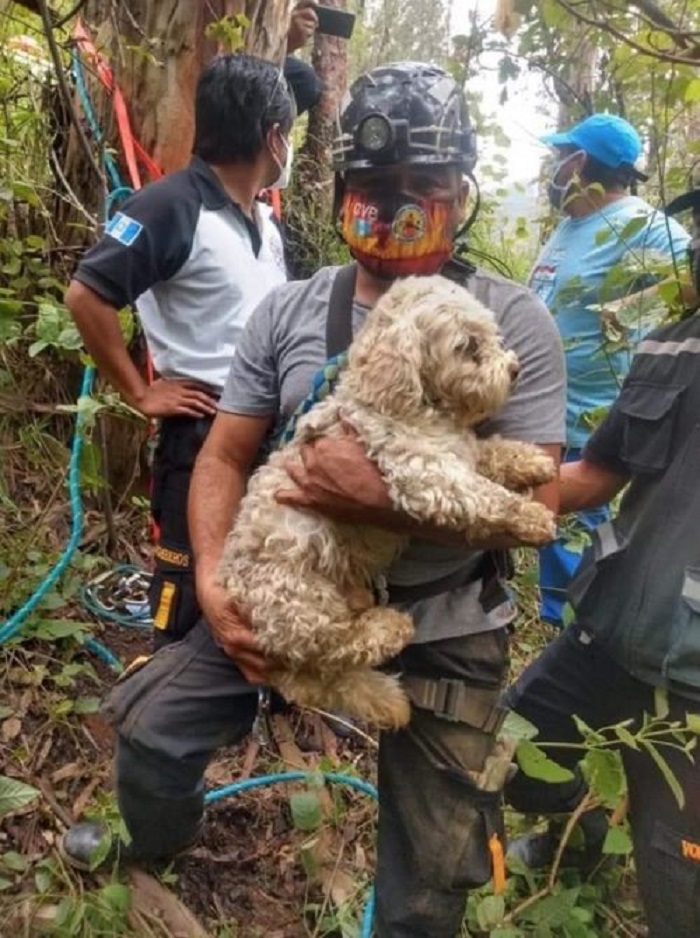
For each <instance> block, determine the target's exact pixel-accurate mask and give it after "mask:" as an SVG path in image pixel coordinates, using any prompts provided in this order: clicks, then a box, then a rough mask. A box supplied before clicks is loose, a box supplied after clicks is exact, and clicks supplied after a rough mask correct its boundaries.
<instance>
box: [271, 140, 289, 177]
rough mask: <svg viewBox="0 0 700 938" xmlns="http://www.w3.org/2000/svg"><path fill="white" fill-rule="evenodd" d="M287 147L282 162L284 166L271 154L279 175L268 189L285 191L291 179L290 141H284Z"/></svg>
mask: <svg viewBox="0 0 700 938" xmlns="http://www.w3.org/2000/svg"><path fill="white" fill-rule="evenodd" d="M284 142H285V145H286V147H287V156H286V158H285V161H284V166H283V165H282V163H280V162H279V160H278V159H277V157H276V156H275V155H274V153H273V154H272V158H273V160H274V161H275V163H277V165H278V166H279V171H280V174H279V176H278V177H277V179H276V180H275V182H273V183H272V185H271V186H270V189H286V188H287V186H288V185H289V181H290V179H291V177H292V163H293V162H294V144H293V143H292V141H291V140H289V139H287V140H285V141H284Z"/></svg>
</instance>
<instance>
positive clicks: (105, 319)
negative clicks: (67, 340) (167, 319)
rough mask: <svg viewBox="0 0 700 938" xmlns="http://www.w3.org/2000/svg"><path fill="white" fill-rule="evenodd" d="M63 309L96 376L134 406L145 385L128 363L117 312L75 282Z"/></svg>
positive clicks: (134, 367)
mask: <svg viewBox="0 0 700 938" xmlns="http://www.w3.org/2000/svg"><path fill="white" fill-rule="evenodd" d="M66 306H67V307H68V309H69V310H70V313H71V315H72V316H73V319H74V320H75V324H76V326H77V327H78V331H79V332H80V335H81V336H82V339H83V342H84V343H85V348H86V349H87V350H88V352H89V353H90V355H91V356H92V358H93V359H94V361H95V364H96V365H97V367H98V368H99V370H100V372H101V373H102V374H103V375H104V377H105V378H106V379H107V380H108V381H109V382H110V384H112V385H114V387H115V388H117V390H118V391H120V392H121V394H122V395H123V396H124V398H125V399H126V400H127V401H128V403H129V404H131V405H132V406H133V405H135V404H136V403H137V402H138V400H139V399H140V398H141V397H142V396H143V394H144V393H145V391H146V390H147V387H148V385H147V383H146V381H145V380H144V378H143V377H142V376H141V374H140V373H139V370H138V368H137V367H136V366H135V365H134V363H133V361H132V360H131V356H130V355H129V352H128V349H127V347H126V343H125V342H124V337H123V335H122V331H121V326H120V324H119V313H118V311H117V309H115V307H114V306H110V304H109V303H106V302H105V301H104V300H102V299H101V298H100V297H99V296H98V295H97V294H96V293H95V292H94V291H92V290H91V289H90V288H89V287H86V286H84V285H83V284H81V283H78V282H76V281H73V282H72V283H71V285H70V287H69V289H68V292H67V293H66Z"/></svg>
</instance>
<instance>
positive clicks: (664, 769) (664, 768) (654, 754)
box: [640, 740, 685, 810]
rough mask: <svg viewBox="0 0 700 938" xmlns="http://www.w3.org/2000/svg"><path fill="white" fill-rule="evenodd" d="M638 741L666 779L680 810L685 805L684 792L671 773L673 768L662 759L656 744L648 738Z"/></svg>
mask: <svg viewBox="0 0 700 938" xmlns="http://www.w3.org/2000/svg"><path fill="white" fill-rule="evenodd" d="M640 742H641V743H642V745H643V746H644V747H645V749H646V750H647V752H648V753H649V755H650V756H651V758H652V759H653V760H654V762H655V763H656V765H657V767H658V769H659V771H660V772H661V774H662V775H663V777H664V778H665V779H666V782H667V784H668V787H669V788H670V789H671V791H672V792H673V796H674V798H675V799H676V801H677V802H678V807H679V808H681V810H682V809H683V808H684V807H685V794H684V792H683V789H682V787H681V784H680V782H679V781H678V779H677V778H676V776H675V775H674V774H673V770H672V769H671V767H670V765H669V764H668V762H667V761H666V760H665V759H664V757H663V756H662V755H661V753H660V752H659V750H658V749H657V748H656V746H655V745H654V744H653V743H650V742H648V740H640Z"/></svg>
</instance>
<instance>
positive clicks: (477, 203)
mask: <svg viewBox="0 0 700 938" xmlns="http://www.w3.org/2000/svg"><path fill="white" fill-rule="evenodd" d="M464 175H465V176H466V177H467V179H468V180H469V182H471V183H472V184H473V186H474V191H475V192H476V198H475V199H474V207H473V208H472V210H471V212H470V213H469V215H468V216H467V219H466V221H464V222H463V223H462V224H461V225H460V226H459V228H458V229H457V230H456V231H455V235H454V241H455V242H457V241H459V239H460V238H462V237H464V235H465V234H466V233H467V232H468V231H469V229H470V228H471V227H472V225H473V224H474V222H475V221H476V216H477V215H478V214H479V209H480V208H481V189H480V188H479V183H478V182H477V181H476V178H475V176H474V175H473V174H472V173H465V174H464Z"/></svg>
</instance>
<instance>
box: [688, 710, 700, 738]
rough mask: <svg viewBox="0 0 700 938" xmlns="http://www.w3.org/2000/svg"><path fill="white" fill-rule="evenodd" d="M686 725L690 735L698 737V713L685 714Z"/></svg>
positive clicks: (699, 717) (699, 718) (699, 719)
mask: <svg viewBox="0 0 700 938" xmlns="http://www.w3.org/2000/svg"><path fill="white" fill-rule="evenodd" d="M686 725H687V727H688V729H689V730H690V732H691V733H697V734H698V735H700V713H687V714H686Z"/></svg>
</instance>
